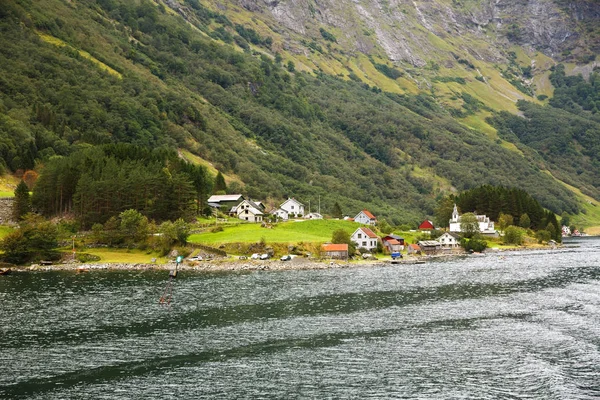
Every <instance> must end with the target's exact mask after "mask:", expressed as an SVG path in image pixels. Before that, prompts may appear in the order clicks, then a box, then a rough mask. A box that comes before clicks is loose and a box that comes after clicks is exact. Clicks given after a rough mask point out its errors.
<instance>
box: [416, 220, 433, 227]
mask: <svg viewBox="0 0 600 400" xmlns="http://www.w3.org/2000/svg"><path fill="white" fill-rule="evenodd" d="M419 229H435V225H433V222H431V221H430V220H428V219H426V220H425V221H423V222H421V225H419Z"/></svg>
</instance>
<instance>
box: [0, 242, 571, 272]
mask: <svg viewBox="0 0 600 400" xmlns="http://www.w3.org/2000/svg"><path fill="white" fill-rule="evenodd" d="M558 248H563V246H560V247H558ZM536 250H553V248H551V247H534V248H527V247H520V248H512V249H496V250H490V249H488V250H487V251H486V252H484V253H474V254H467V253H465V252H453V253H450V254H433V255H420V256H413V255H411V256H405V257H404V258H402V259H400V260H391V259H384V260H358V261H351V262H348V261H341V260H309V259H305V258H300V257H297V258H294V259H292V260H290V261H280V260H278V259H271V260H230V259H227V260H225V259H222V260H219V259H217V260H211V261H194V262H192V263H190V262H183V263H181V264H180V265H179V266H178V268H177V269H178V270H179V271H194V272H237V271H291V270H322V269H341V268H364V267H392V266H400V265H415V264H426V263H428V262H443V261H450V260H454V259H457V258H461V257H468V256H476V257H477V256H479V257H481V256H489V255H492V256H493V255H498V254H502V253H504V252H509V251H510V252H513V251H515V252H520V251H536ZM554 250H555V249H554ZM174 268H175V264H174V263H166V264H155V263H119V262H115V263H102V262H93V263H73V262H67V263H57V264H51V265H39V264H33V265H31V266H16V267H14V268H11V271H14V272H47V271H73V272H76V273H82V272H90V271H94V270H109V271H170V270H172V269H174Z"/></svg>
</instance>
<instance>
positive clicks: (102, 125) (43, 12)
mask: <svg viewBox="0 0 600 400" xmlns="http://www.w3.org/2000/svg"><path fill="white" fill-rule="evenodd" d="M173 4H178V5H179V6H178V7H170V6H172V5H173ZM174 10H175V11H174ZM182 15H183V16H182ZM232 15H233V14H232ZM236 15H238V17H235V18H233V17H232V19H230V18H229V17H228V13H227V12H226V11H223V12H219V11H216V10H213V9H208V8H206V7H205V6H203V5H202V4H200V2H198V1H186V2H183V3H178V2H173V1H170V2H168V4H167V2H162V1H156V2H153V1H149V0H141V1H120V0H97V1H94V0H82V1H77V2H63V1H59V0H42V1H35V2H31V1H24V2H22V1H20V2H17V1H10V0H8V1H5V2H4V4H3V6H2V7H0V44H1V46H0V157H1V158H2V160H3V163H2V168H3V169H4V170H5V171H6V172H15V171H19V170H27V169H34V168H35V169H37V170H39V172H40V173H41V178H40V181H39V182H40V183H45V184H47V186H45V187H44V190H43V191H42V190H40V194H36V190H35V189H34V199H35V198H36V197H35V196H38V197H37V198H38V199H42V198H43V197H41V196H42V194H44V195H47V196H50V197H51V198H52V199H54V200H53V201H55V202H54V203H52V205H48V204H47V203H46V202H45V201H44V200H38V202H37V204H38V206H39V207H42V208H43V207H47V208H43V211H44V212H45V213H46V214H48V215H53V214H55V213H62V212H75V213H77V212H79V213H81V215H83V213H84V210H83V209H82V208H81V207H80V208H79V211H78V209H77V208H76V206H78V205H79V206H81V205H82V204H90V203H89V202H88V203H85V202H82V199H83V197H81V196H80V197H79V199H77V198H76V197H74V196H75V194H77V193H79V194H80V195H82V194H83V193H87V194H86V196H88V198H86V201H88V200H89V201H98V200H101V199H106V198H109V199H112V198H113V197H111V196H110V192H103V193H99V194H98V196H97V198H95V199H89V196H90V194H89V193H88V192H87V191H85V190H84V188H86V187H87V188H90V187H94V188H95V190H102V189H101V188H102V187H106V188H107V190H108V189H110V190H112V191H113V192H114V191H118V186H115V185H110V181H111V178H110V177H111V176H114V175H115V174H113V173H111V172H110V171H111V169H112V171H116V170H119V169H122V168H125V167H124V166H126V167H127V168H125V169H127V170H131V171H133V170H134V169H135V168H136V167H135V165H134V164H133V161H131V160H130V159H128V157H129V156H126V155H123V154H121V153H120V154H106V153H104V154H100V153H98V152H96V153H93V156H91V155H90V154H92V153H90V149H89V147H90V146H98V145H110V144H115V143H128V144H131V145H134V146H136V147H138V148H142V149H144V148H145V149H164V152H166V153H168V152H173V151H175V150H176V149H181V151H180V154H182V155H185V154H188V155H191V156H187V158H188V159H194V157H198V160H202V164H201V166H199V167H198V168H199V170H200V171H204V173H205V174H207V178H206V179H205V180H204V181H203V183H202V184H201V186H202V188H201V189H202V190H200V186H198V187H197V189H196V190H195V193H192V192H193V190H188V189H190V188H191V187H192V186H193V184H194V182H193V177H192V175H193V174H187V175H186V177H182V176H181V175H177V174H176V173H177V172H178V171H179V170H181V169H182V168H183V167H178V166H176V165H175V164H176V163H174V161H173V160H172V158H169V157H164V158H160V159H152V161H151V162H150V161H148V160H147V159H146V161H143V164H144V163H145V164H144V166H143V167H140V168H139V171H140V176H142V175H144V174H145V176H146V177H149V176H159V175H160V173H161V171H164V176H162V178H161V179H163V180H159V181H157V182H162V183H160V184H159V186H160V189H161V190H164V191H166V192H169V191H171V192H172V190H173V188H175V187H184V188H186V193H188V194H186V196H188V197H186V199H188V198H190V199H191V198H193V196H200V197H202V198H205V197H206V196H208V194H209V192H210V189H211V188H212V186H211V185H212V181H211V177H210V175H211V174H212V173H214V171H215V170H218V171H221V172H222V173H223V174H225V175H226V176H231V177H235V179H228V180H229V185H230V187H229V190H230V191H241V192H243V193H244V194H246V195H248V196H250V197H253V198H257V199H267V198H271V199H276V200H279V199H283V198H285V197H287V196H295V197H296V198H299V199H301V200H302V201H304V202H305V203H307V202H308V201H309V200H313V201H314V202H316V200H317V198H319V197H320V201H321V205H322V208H323V210H324V211H325V212H327V211H328V210H330V209H331V208H332V207H333V204H334V203H335V202H336V201H337V202H338V203H339V204H340V205H341V207H342V210H343V212H344V213H347V214H349V215H353V214H355V213H356V212H358V211H359V210H360V209H363V208H368V209H370V210H371V211H372V212H374V213H375V214H376V215H378V216H379V217H380V218H381V217H383V218H386V219H388V220H389V221H390V222H391V223H394V224H400V223H411V224H414V223H416V222H417V221H420V220H421V219H422V218H424V217H425V216H430V215H433V212H434V208H435V205H436V201H437V200H438V199H439V198H441V197H442V196H443V195H444V194H445V193H446V192H447V191H449V190H463V189H468V188H472V187H476V186H479V185H482V184H493V185H503V186H506V187H517V188H521V189H524V190H526V191H527V192H529V193H530V194H531V195H533V196H534V197H535V198H536V199H537V200H538V201H539V202H540V203H541V204H542V205H543V206H545V207H547V208H549V209H550V210H552V211H553V212H555V213H559V214H560V213H562V212H565V211H566V212H568V213H572V214H576V213H578V212H579V211H581V210H582V209H583V208H582V206H581V203H580V202H579V200H578V199H577V197H576V196H575V195H574V194H573V192H572V191H571V190H569V189H568V188H567V187H566V186H565V185H563V184H562V183H561V182H559V181H557V179H555V178H554V177H553V176H556V177H559V179H561V180H562V181H564V182H566V183H569V184H572V185H573V186H575V187H577V188H581V190H582V192H583V193H585V194H587V195H589V196H591V197H593V198H595V199H598V198H600V196H598V188H599V186H598V185H599V181H598V174H599V173H600V172H599V171H600V170H599V169H598V168H596V169H593V168H589V169H588V170H586V171H585V173H583V172H582V173H580V172H579V169H580V168H587V166H593V165H595V164H589V163H593V162H595V160H593V159H592V158H591V157H590V156H589V155H586V154H585V153H584V152H582V153H576V157H577V161H576V163H579V164H578V166H575V167H574V169H567V168H563V167H564V165H563V164H564V163H562V162H560V163H558V162H556V161H555V159H554V158H550V157H547V156H546V155H545V153H544V151H545V148H538V147H536V143H538V142H537V141H535V143H534V141H528V140H525V139H524V138H525V135H521V136H519V134H517V133H516V132H514V131H512V133H511V132H509V131H510V130H512V128H511V127H510V126H509V127H508V128H507V127H506V126H507V125H509V124H510V121H511V118H519V117H513V114H499V116H496V117H495V118H496V119H494V118H492V119H490V120H489V123H490V124H493V125H494V127H496V129H498V135H499V137H498V138H495V137H493V135H489V134H486V133H483V132H480V131H478V130H475V129H471V128H469V127H468V126H467V125H477V124H479V125H480V126H482V127H484V126H485V129H486V130H488V131H493V128H491V127H490V126H489V125H487V122H485V121H484V117H482V116H484V115H491V114H494V113H495V112H496V111H498V110H499V108H500V109H508V110H510V111H515V110H516V108H515V107H514V105H513V103H512V101H508V102H506V101H504V100H503V101H501V102H499V103H498V102H495V101H494V95H493V93H494V90H495V89H490V88H493V86H492V85H488V84H486V82H485V78H483V77H482V78H481V79H482V80H483V81H481V80H479V79H475V78H476V77H477V76H479V74H478V73H477V69H478V68H479V66H481V68H489V71H490V74H492V72H491V71H492V70H495V71H496V72H494V74H497V73H498V70H497V69H494V68H493V67H492V66H491V64H489V63H484V62H483V61H478V62H477V65H476V64H474V63H476V62H475V61H474V60H473V58H472V57H471V56H468V55H466V54H461V53H456V58H455V60H454V64H453V67H452V71H448V69H447V68H440V67H439V65H438V66H437V67H436V63H435V61H434V62H433V63H432V64H430V65H429V67H424V68H425V69H424V70H426V71H427V74H428V80H432V82H434V88H433V89H432V90H427V85H425V86H424V87H421V88H419V86H421V85H415V84H414V82H415V80H414V78H412V77H411V78H409V77H408V76H409V75H410V74H411V71H408V70H405V69H404V68H403V67H402V66H395V65H393V64H392V63H390V62H389V60H386V59H384V58H383V57H382V55H380V56H377V55H376V54H373V55H371V56H369V57H367V56H360V55H357V56H356V57H353V56H352V55H351V54H349V53H345V52H344V49H343V47H342V46H341V44H339V43H338V38H337V36H336V31H335V30H333V29H325V28H324V31H323V32H320V33H319V37H316V38H312V39H310V38H305V45H306V46H307V47H308V48H310V49H311V50H310V52H309V53H308V54H307V57H308V59H310V58H311V57H312V56H313V55H314V56H315V57H321V55H323V54H325V53H329V52H330V48H335V49H337V53H335V52H334V53H335V54H333V55H332V57H333V56H335V57H338V58H339V57H340V55H341V54H342V53H343V54H345V57H346V58H348V60H350V59H351V60H352V61H351V62H350V64H352V63H356V64H357V65H358V64H360V66H361V67H360V68H357V69H356V70H353V71H354V72H353V73H352V74H346V72H347V71H348V70H347V69H346V68H347V66H348V65H349V64H347V63H340V64H339V65H338V66H337V67H335V63H330V64H322V66H321V67H322V68H321V70H318V69H315V70H310V69H309V68H305V66H306V65H309V64H308V63H305V64H301V63H300V62H299V61H298V60H299V59H300V58H301V56H300V55H299V54H297V55H296V56H294V57H291V56H290V54H292V53H291V52H288V51H287V50H286V51H284V49H283V48H282V47H281V43H282V42H281V37H277V36H276V35H275V34H274V33H273V32H274V31H273V30H271V29H266V28H264V27H263V28H264V29H263V28H258V26H257V25H260V23H259V22H257V21H259V19H258V17H260V15H258V14H257V19H255V20H253V21H252V22H247V23H245V22H244V20H243V18H242V17H243V16H247V15H248V14H247V10H246V11H243V10H240V13H239V14H236ZM240 16H242V17H240ZM432 40H433V39H432ZM438 45H439V46H442V47H443V45H442V44H438ZM458 47H460V46H458ZM458 47H457V48H458ZM342 64H343V65H344V66H343V68H342ZM327 65H329V66H327ZM369 65H370V66H369ZM367 66H369V67H368V68H367ZM506 68H507V69H506V71H504V72H503V74H504V76H505V78H501V79H502V81H500V80H496V79H495V78H494V79H493V81H494V82H493V84H497V85H499V87H500V86H503V87H504V86H505V84H506V82H509V81H511V79H512V82H513V83H512V84H510V85H512V86H513V89H514V91H515V92H517V93H521V94H519V95H518V96H516V97H515V100H516V98H527V99H529V100H530V101H532V103H527V104H528V105H527V106H526V107H530V108H531V109H538V108H539V109H541V110H552V111H549V112H554V108H550V107H552V105H555V104H553V103H552V102H551V104H552V105H546V106H539V105H535V104H534V103H536V102H538V100H537V99H535V98H534V97H532V96H531V95H532V94H533V92H528V90H527V88H526V87H524V88H521V89H522V90H521V89H519V87H518V86H519V83H518V82H520V77H522V76H523V74H524V72H523V70H522V68H521V66H520V65H519V60H518V58H517V55H516V54H515V57H513V58H511V59H509V61H507V64H506ZM365 71H370V72H369V74H368V75H369V78H368V79H363V78H364V77H365ZM465 71H467V72H468V73H469V74H470V75H468V76H466V75H465ZM510 71H512V72H510ZM414 72H415V71H412V73H414ZM507 72H510V74H511V76H512V78H506V76H508V75H507ZM517 74H518V75H519V79H517ZM411 76H412V75H411ZM361 77H363V78H361ZM434 78H435V79H434ZM417 81H418V80H417ZM367 82H368V83H367ZM515 85H516V86H515ZM483 88H485V90H483V91H482V89H483ZM513 89H511V90H513ZM498 90H499V92H502V93H505V92H503V90H505V89H502V90H501V89H500V88H499V89H498ZM438 93H439V95H438ZM503 96H504V97H503V98H506V97H505V96H506V95H503ZM495 97H498V96H497V95H496V96H495ZM509 97H510V96H509ZM557 98H558V97H557ZM594 101H596V100H594ZM529 104H530V105H529ZM594 105H595V103H594ZM519 106H520V107H521V108H522V109H523V107H525V106H522V105H521V104H520V105H519ZM588 106H589V104H587V103H586V104H585V105H582V106H581V107H582V108H583V110H582V111H581V113H579V114H577V115H575V114H574V113H573V111H572V110H563V111H564V112H565V113H567V114H568V115H569V117H570V118H571V116H572V118H578V119H579V120H582V121H585V123H583V122H582V124H581V125H580V129H589V127H590V126H591V127H592V128H593V129H595V126H596V125H594V124H596V122H595V115H597V114H593V113H594V112H595V111H594V108H593V107H591V108H590V107H588ZM534 107H535V108H534ZM588 108H589V110H588ZM524 112H526V111H524ZM592 116H594V117H592ZM528 117H529V118H530V120H532V121H533V122H531V123H532V124H534V123H535V118H537V117H536V116H535V115H533V114H531V116H529V115H528ZM468 118H472V121H471V123H470V124H465V123H464V122H463V121H464V120H465V119H468ZM587 124H592V125H587ZM513 125H514V124H513ZM526 129H529V128H528V127H526ZM573 129H579V128H577V127H575V128H573ZM578 132H579V131H578ZM578 132H574V133H572V135H573V136H577V135H579V133H580V132H579V133H578ZM514 135H516V136H517V138H515V137H514ZM592 136H593V135H592ZM510 143H512V145H510V146H509V145H507V144H510ZM582 144H583V142H582ZM515 149H518V151H515ZM170 154H172V153H170ZM581 157H583V158H581ZM586 157H587V158H586ZM588 159H589V161H588ZM86 160H87V161H86ZM207 163H210V164H208V165H207ZM581 163H583V164H581ZM579 165H581V167H580V166H579ZM61 171H62V172H61ZM546 171H551V172H552V175H551V174H548V173H546ZM59 172H60V173H59ZM83 172H85V173H83ZM52 173H54V174H55V175H54V177H55V178H50V176H52V175H51V174H52ZM45 174H46V175H45ZM199 174H201V175H202V172H199ZM126 175H129V174H126ZM45 176H46V177H45ZM57 177H60V179H58V178H57ZM116 178H117V177H116V176H115V179H116ZM122 178H123V180H121V181H120V182H121V183H120V184H122V185H125V186H123V187H130V184H131V185H132V184H133V183H132V181H131V180H135V179H136V178H135V177H132V176H130V175H129V176H124V175H123V176H122ZM126 179H130V181H127V180H126ZM140 179H141V178H140ZM128 182H129V183H128ZM138 184H139V185H141V186H143V185H144V184H143V181H140V182H138ZM86 185H87V186H86ZM102 185H104V186H102ZM67 186H68V187H69V188H70V190H69V191H65V190H62V189H63V188H65V187H67ZM78 187H79V188H80V190H79V192H78V191H77V188H78ZM40 188H41V186H40ZM130 189H131V192H130V193H128V194H126V195H125V194H124V197H126V201H123V202H121V203H115V204H113V205H114V207H113V206H112V205H111V207H108V206H104V205H100V204H99V203H93V204H92V205H90V208H89V209H86V210H87V211H85V213H86V215H87V218H88V219H87V222H86V223H87V224H91V223H94V222H100V223H102V222H105V221H106V220H107V219H108V218H109V217H111V216H114V215H117V214H118V213H120V212H122V211H124V210H125V209H127V208H128V207H131V204H132V203H135V202H136V199H135V197H136V196H135V193H136V190H137V189H135V188H133V187H131V188H130ZM138 193H139V191H138ZM156 193H160V192H159V191H158V189H156ZM156 193H155V194H156ZM57 199H58V200H57ZM139 200H140V204H142V203H143V204H144V206H142V205H140V207H137V208H139V209H140V210H142V211H144V207H146V210H150V209H153V210H154V209H156V203H155V201H153V200H152V199H148V198H144V199H139ZM201 200H202V199H201ZM56 201H58V203H60V204H59V205H58V206H56ZM185 201H186V202H187V200H185ZM186 204H187V203H186ZM163 206H164V205H163ZM164 207H166V208H163V210H164V211H160V212H158V211H157V212H156V216H155V218H157V219H158V220H161V219H166V218H170V217H171V215H169V214H168V212H167V210H168V209H170V208H169V206H164ZM175 209H177V207H175ZM88 211H89V212H88ZM148 212H149V211H148ZM196 212H202V208H201V207H199V208H197V209H196ZM180 215H182V214H177V213H175V214H173V215H172V217H178V216H180Z"/></svg>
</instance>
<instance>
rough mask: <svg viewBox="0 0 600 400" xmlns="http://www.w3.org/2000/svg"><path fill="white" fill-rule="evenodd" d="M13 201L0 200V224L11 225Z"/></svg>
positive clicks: (5, 198) (9, 198) (9, 199)
mask: <svg viewBox="0 0 600 400" xmlns="http://www.w3.org/2000/svg"><path fill="white" fill-rule="evenodd" d="M13 201H14V199H13V198H12V197H2V198H0V224H2V225H4V224H10V223H13V222H14V221H13V217H12V213H13Z"/></svg>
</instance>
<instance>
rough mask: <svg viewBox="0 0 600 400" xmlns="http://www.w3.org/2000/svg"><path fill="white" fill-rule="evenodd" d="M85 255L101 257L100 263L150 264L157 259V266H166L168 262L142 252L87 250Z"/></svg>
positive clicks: (104, 249) (102, 249) (154, 254)
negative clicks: (153, 259)
mask: <svg viewBox="0 0 600 400" xmlns="http://www.w3.org/2000/svg"><path fill="white" fill-rule="evenodd" d="M85 253H88V254H93V255H96V256H98V257H100V261H97V262H98V263H131V264H136V263H150V262H151V260H152V258H156V259H157V260H156V262H157V264H164V263H166V262H167V261H168V260H167V258H166V257H158V255H157V254H156V253H150V254H148V253H147V252H146V251H142V250H125V249H107V248H91V249H87V248H86V249H85Z"/></svg>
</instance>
